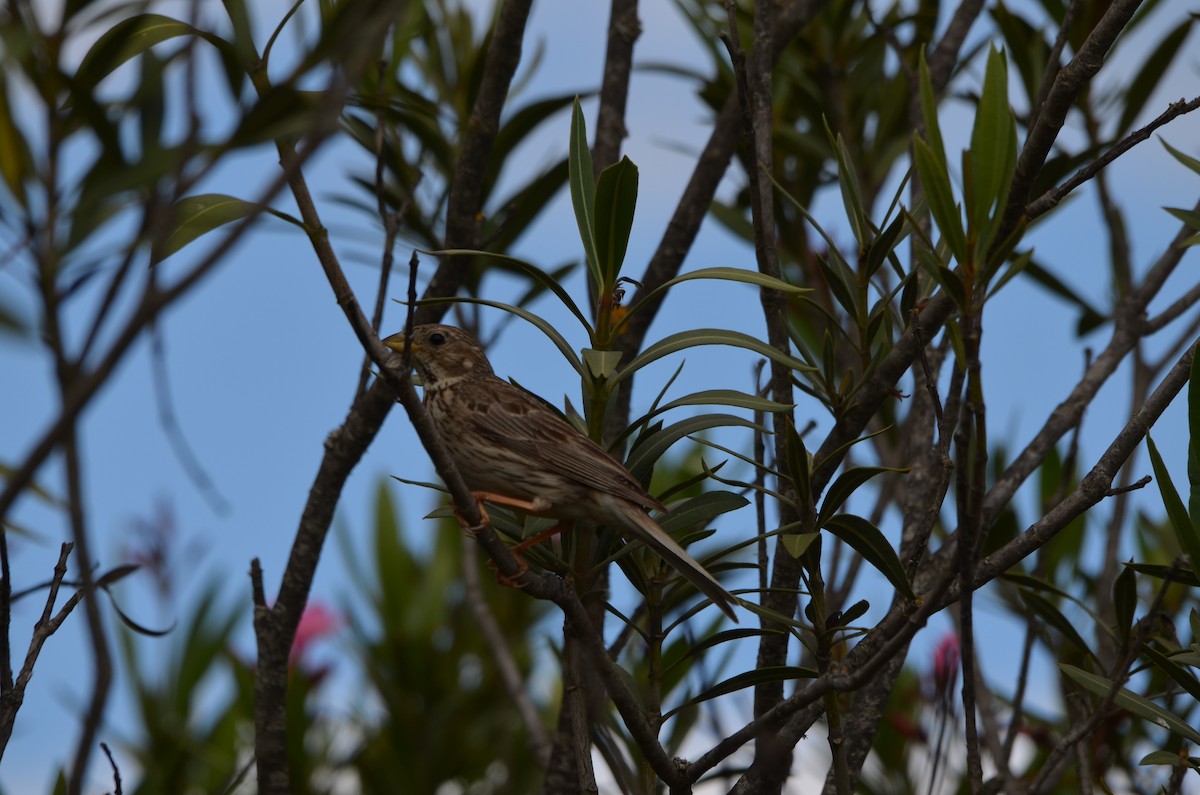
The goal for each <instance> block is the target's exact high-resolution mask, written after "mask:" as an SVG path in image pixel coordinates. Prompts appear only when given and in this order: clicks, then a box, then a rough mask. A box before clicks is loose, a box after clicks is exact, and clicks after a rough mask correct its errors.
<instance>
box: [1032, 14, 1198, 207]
mask: <svg viewBox="0 0 1200 795" xmlns="http://www.w3.org/2000/svg"><path fill="white" fill-rule="evenodd" d="M1074 5H1075V4H1074V3H1072V7H1073V6H1074ZM1196 108H1200V96H1198V97H1194V98H1193V99H1190V100H1187V101H1184V100H1182V99H1179V100H1176V101H1175V102H1172V103H1171V104H1170V105H1168V106H1167V109H1166V110H1165V111H1163V112H1162V113H1161V114H1159V116H1158V118H1156V119H1155V120H1154V121H1152V122H1150V123H1149V124H1147V125H1146V126H1145V127H1142V128H1141V129H1138V130H1135V131H1134V132H1131V133H1130V134H1129V135H1127V136H1125V137H1124V138H1122V139H1121V140H1120V142H1118V143H1117V144H1116V145H1115V146H1113V147H1112V148H1111V149H1109V150H1108V151H1107V152H1105V153H1104V154H1103V155H1101V156H1100V157H1098V158H1096V159H1095V160H1093V161H1092V162H1091V163H1088V164H1087V165H1086V166H1084V167H1083V168H1081V169H1079V170H1078V171H1076V172H1075V173H1074V174H1073V175H1072V176H1071V178H1070V179H1068V180H1067V181H1066V182H1064V183H1063V184H1061V185H1059V186H1057V187H1055V188H1051V189H1050V190H1048V191H1046V192H1045V193H1043V194H1042V195H1041V196H1039V197H1037V198H1036V199H1034V200H1033V201H1032V202H1030V203H1029V206H1027V207H1026V208H1025V215H1026V217H1027V218H1028V219H1029V220H1030V221H1032V220H1033V219H1034V218H1037V217H1039V216H1042V215H1044V214H1046V213H1047V212H1049V211H1050V210H1052V209H1054V208H1055V207H1056V206H1058V204H1059V202H1061V201H1062V200H1063V199H1065V198H1066V197H1067V196H1069V195H1070V194H1071V192H1072V191H1074V190H1075V189H1076V188H1078V187H1079V186H1080V185H1082V184H1083V183H1085V182H1087V181H1088V180H1089V179H1091V178H1092V177H1094V176H1096V175H1097V174H1099V173H1100V172H1101V171H1102V170H1103V169H1104V168H1106V167H1107V166H1108V165H1109V164H1110V163H1112V162H1113V161H1114V160H1116V159H1117V158H1118V157H1120V156H1121V155H1123V154H1125V153H1126V152H1128V151H1129V150H1130V149H1132V148H1133V147H1135V146H1137V145H1138V144H1140V143H1141V142H1142V141H1145V140H1146V139H1148V138H1149V137H1150V135H1151V133H1153V132H1154V131H1155V130H1157V129H1158V128H1159V127H1162V126H1163V125H1164V124H1166V123H1168V122H1170V121H1172V120H1174V119H1176V118H1178V117H1180V116H1182V115H1184V114H1186V113H1191V112H1192V111H1194V110H1196Z"/></svg>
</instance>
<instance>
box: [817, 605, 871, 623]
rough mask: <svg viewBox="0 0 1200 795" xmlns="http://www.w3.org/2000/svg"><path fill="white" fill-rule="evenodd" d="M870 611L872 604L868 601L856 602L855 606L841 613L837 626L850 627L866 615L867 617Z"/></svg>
mask: <svg viewBox="0 0 1200 795" xmlns="http://www.w3.org/2000/svg"><path fill="white" fill-rule="evenodd" d="M870 609H871V603H870V602H868V601H867V600H866V599H860V600H858V601H857V602H855V603H854V604H852V605H850V606H849V607H847V608H846V609H845V610H843V611H841V614H840V615H839V616H838V621H837V623H836V626H839V627H848V626H850V625H851V624H853V623H854V622H855V621H856V620H858V619H860V618H862V617H863V616H864V615H866V613H867V611H868V610H870ZM826 623H831V622H826Z"/></svg>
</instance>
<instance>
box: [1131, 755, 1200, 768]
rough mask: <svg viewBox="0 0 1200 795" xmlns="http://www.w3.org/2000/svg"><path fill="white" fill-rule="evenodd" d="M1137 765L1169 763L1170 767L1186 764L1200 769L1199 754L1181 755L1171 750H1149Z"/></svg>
mask: <svg viewBox="0 0 1200 795" xmlns="http://www.w3.org/2000/svg"><path fill="white" fill-rule="evenodd" d="M1138 764H1139V765H1171V766H1172V767H1180V766H1186V767H1190V768H1191V769H1193V770H1200V756H1189V757H1182V756H1180V755H1179V754H1177V753H1173V752H1171V751H1151V752H1150V753H1148V754H1146V755H1145V756H1143V757H1142V761H1140V762H1138Z"/></svg>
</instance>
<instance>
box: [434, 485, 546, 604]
mask: <svg viewBox="0 0 1200 795" xmlns="http://www.w3.org/2000/svg"><path fill="white" fill-rule="evenodd" d="M471 496H472V497H474V498H475V504H476V506H477V507H478V508H479V524H477V525H474V526H472V525H470V524H469V523H468V522H467V520H466V518H465V517H464V516H463V515H462V514H461V513H459V511H458V509H457V508H455V509H454V516H455V517H456V518H457V519H458V523H459V524H461V525H462V526H463V530H464V531H465V532H466V533H467V534H468V535H472V536H473V535H475V534H477V533H479V532H480V531H482V530H483V528H485V527H487V526H488V525H489V524H491V521H492V519H491V517H490V516H488V512H487V508H486V507H484V503H485V502H490V503H492V504H493V505H503V506H505V507H507V508H516V509H517V510H519V511H525V512H526V513H532V514H539V513H543V512H545V511H548V510H550V508H551V504H550V501H549V500H547V499H546V498H544V497H534V498H533V499H532V500H522V499H518V498H516V497H509V496H506V495H504V494H496V493H495V492H491V491H473V492H471ZM563 529H564V525H563V524H561V523H560V524H556V525H555V526H554V527H551V528H550V529H549V530H544V531H542V532H541V533H538V534H537V535H535V536H533V537H532V538H527V539H525V540H524V541H522V542H521V543H520V544H517V545H516V546H515V547H513V548H512V549H511V550H510V552H512V556H513V558H514V559H516V561H517V565H518V566H520V567H521V570H520V571H519V572H517V574H516V575H515V576H513V577H506V576H504V575H503V574H500V573H499V572H497V573H496V580H497V582H499V583H500V584H501V585H508V586H512V587H514V588H519V587H520V585H519V584H518V583H517V582H516V579H517V578H518V577H520V576H521V575H522V574H524V573H525V572H526V571H528V570H529V564H527V563H526V562H525V559H524V558H523V557H521V553H522V552H524V551H525V550H527V549H529V548H530V547H532V546H536V545H537V544H540V543H541V542H542V541H545V540H546V539H547V538H550V537H551V536H554V535H557V534H558V533H561V532H562V531H563ZM488 568H490V569H492V570H495V568H496V564H495V562H494V561H490V560H489V561H488Z"/></svg>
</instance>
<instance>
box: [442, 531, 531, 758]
mask: <svg viewBox="0 0 1200 795" xmlns="http://www.w3.org/2000/svg"><path fill="white" fill-rule="evenodd" d="M462 572H463V586H464V588H465V596H466V601H467V606H468V607H470V608H471V613H472V614H473V615H474V616H475V623H476V625H477V626H478V628H479V631H480V632H481V633H482V634H483V639H484V641H485V642H486V643H487V645H488V649H490V650H491V652H492V659H493V660H495V662H496V669H497V670H498V671H499V672H500V678H501V679H502V680H503V681H504V688H505V690H506V691H507V692H508V694H509V695H510V696H511V697H512V700H513V704H514V705H515V706H516V708H517V714H518V715H520V716H521V722H522V723H523V724H524V725H525V731H526V732H528V733H529V740H530V744H531V745H532V746H533V755H534V758H535V759H536V760H537V763H538V766H540V767H541V768H542V769H543V770H545V769H546V766H547V765H548V764H549V763H550V746H551V743H552V740H551V739H550V736H549V735H548V734H547V733H546V727H545V726H544V725H543V724H542V717H541V715H539V714H538V711H537V707H536V706H534V703H533V699H532V698H530V696H529V689H528V688H527V687H526V686H525V680H524V678H523V677H522V676H521V671H520V669H519V668H518V667H517V661H516V658H515V657H514V656H513V653H512V650H511V649H510V648H509V647H508V641H507V640H505V638H504V632H503V631H502V630H501V629H500V625H499V623H497V621H496V616H495V614H494V613H492V609H491V607H489V606H488V603H487V598H486V597H485V596H484V595H483V589H482V588H481V587H480V583H479V569H478V560H477V558H476V555H475V546H474V545H473V544H463V545H462Z"/></svg>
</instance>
